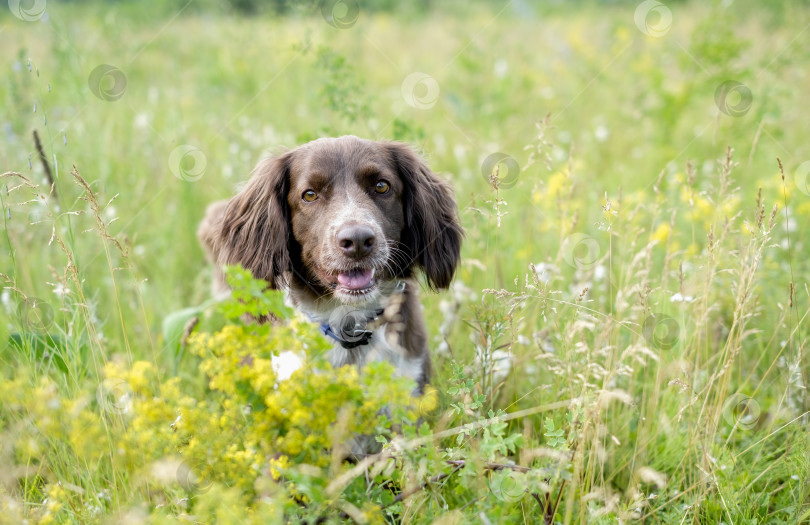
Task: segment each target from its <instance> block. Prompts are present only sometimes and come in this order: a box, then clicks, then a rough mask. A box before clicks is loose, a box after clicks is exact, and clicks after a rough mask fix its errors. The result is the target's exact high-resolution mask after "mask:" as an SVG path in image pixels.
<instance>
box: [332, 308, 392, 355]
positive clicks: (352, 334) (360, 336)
mask: <svg viewBox="0 0 810 525" xmlns="http://www.w3.org/2000/svg"><path fill="white" fill-rule="evenodd" d="M383 312H384V310H383V309H382V308H380V309H379V310H375V311H374V312H373V313H372V314H371V317H368V316H367V315H365V316H362V317H359V316H357V315H352V314H355V313H359V312H357V311H354V312H350V313H349V314H347V315H346V316H344V317H343V318H342V319H340V321H339V322H340V323H341V326H338V327H337V329H338V333H335V330H333V329H332V326H331V325H330V324H329V323H328V322H327V321H324V322H322V323H321V325H320V328H321V332H323V335H325V336H326V337H329V338H330V339H334V340H335V341H337V342H338V343H340V346H342V347H343V348H357V347H358V346H363V345H367V344H368V342H369V341H370V340H371V335H372V334H373V333H374V332H373V331H371V330H367V329H366V325H367V324H368V323H369V322H370V321H374V320H375V319H377V318H378V317H379V316H381V315H382V314H383Z"/></svg>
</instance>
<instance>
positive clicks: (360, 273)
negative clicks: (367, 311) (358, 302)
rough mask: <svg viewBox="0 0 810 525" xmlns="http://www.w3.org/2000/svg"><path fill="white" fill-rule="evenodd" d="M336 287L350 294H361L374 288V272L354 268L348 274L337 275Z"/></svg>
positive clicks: (368, 269) (367, 269)
mask: <svg viewBox="0 0 810 525" xmlns="http://www.w3.org/2000/svg"><path fill="white" fill-rule="evenodd" d="M337 282H338V286H340V287H342V288H345V289H346V290H348V291H350V292H363V291H365V290H368V289H369V288H371V287H372V286H374V270H373V269H370V268H355V269H353V270H349V271H348V272H340V273H339V274H337Z"/></svg>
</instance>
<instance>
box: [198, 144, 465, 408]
mask: <svg viewBox="0 0 810 525" xmlns="http://www.w3.org/2000/svg"><path fill="white" fill-rule="evenodd" d="M463 235H464V234H463V230H462V227H461V224H460V221H459V216H458V207H457V205H456V200H455V197H454V194H453V191H452V188H451V186H450V185H449V184H448V183H447V182H445V181H443V180H442V179H440V178H439V177H437V176H436V175H435V174H434V173H433V172H432V171H431V170H430V168H428V166H427V164H426V163H425V161H424V160H423V159H422V158H421V157H420V156H419V155H418V154H417V153H416V152H414V150H413V149H412V148H411V147H409V146H408V145H407V144H404V143H398V142H379V141H371V140H366V139H361V138H358V137H354V136H343V137H339V138H321V139H317V140H314V141H312V142H309V143H307V144H304V145H302V146H299V147H297V148H295V149H292V150H290V151H287V152H286V153H283V154H280V155H277V156H274V157H271V158H268V159H266V160H263V161H262V162H260V163H259V164H258V166H256V168H255V169H254V171H253V173H252V176H251V178H250V180H249V181H248V183H247V185H246V186H245V187H244V189H242V190H241V191H240V192H239V193H238V194H237V195H236V196H235V197H233V198H232V199H230V200H227V201H220V202H217V203H214V204H212V205H210V206H209V207H208V209H207V211H206V215H205V217H204V219H203V221H202V223H201V224H200V228H199V231H198V236H199V238H200V240H201V242H202V244H203V245H204V247H205V250H206V251H207V253H208V256H209V259H210V260H211V261H212V262H214V263H215V264H216V265H217V266H218V267H219V268H221V267H222V265H236V264H240V265H242V266H243V267H244V268H246V269H248V270H250V271H251V272H252V273H253V276H254V277H256V278H259V279H263V280H265V281H267V282H268V283H269V285H270V287H272V288H274V289H281V290H284V291H285V292H286V295H287V299H288V301H289V302H290V303H291V304H292V306H293V307H295V308H296V309H298V310H299V311H301V312H303V313H304V314H305V315H306V316H308V317H309V319H311V320H312V321H313V322H315V323H318V324H319V325H320V328H321V331H322V332H323V333H324V334H325V335H326V336H328V337H329V338H331V339H333V340H334V348H333V350H332V351H331V356H330V360H331V363H332V365H333V366H335V367H338V366H343V365H356V366H362V365H363V364H365V363H368V362H372V361H377V360H386V361H389V362H391V363H392V364H393V365H394V367H395V368H396V371H397V374H398V375H404V376H408V377H410V378H412V379H413V380H414V381H415V382H416V384H417V392H421V391H422V390H423V388H424V386H425V384H426V383H427V382H429V380H430V375H431V360H430V355H429V352H428V338H427V333H426V330H425V322H424V318H423V315H422V312H421V304H420V302H419V296H418V292H419V285H418V281H417V279H416V273H415V272H416V271H417V270H421V271H422V272H423V273H424V276H425V283H426V284H427V286H428V287H429V288H431V289H433V290H441V289H446V288H448V286H449V285H450V283H451V281H452V279H453V276H454V274H455V272H456V268H457V266H458V264H459V260H460V255H461V243H462V238H463ZM217 271H218V272H219V270H217ZM217 280H218V283H219V284H218V285H215V286H218V287H220V288H221V287H223V286H224V283H223V281H222V276H221V273H220V274H219V275H218V277H217Z"/></svg>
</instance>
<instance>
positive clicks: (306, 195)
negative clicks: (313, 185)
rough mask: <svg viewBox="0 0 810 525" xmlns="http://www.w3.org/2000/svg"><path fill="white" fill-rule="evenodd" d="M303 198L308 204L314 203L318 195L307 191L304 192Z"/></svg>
mask: <svg viewBox="0 0 810 525" xmlns="http://www.w3.org/2000/svg"><path fill="white" fill-rule="evenodd" d="M301 198H302V199H304V200H305V201H307V202H312V201H314V200H315V199H317V198H318V194H317V193H315V192H314V191H312V190H307V191H305V192H304V194H303V195H301Z"/></svg>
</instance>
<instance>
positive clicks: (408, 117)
mask: <svg viewBox="0 0 810 525" xmlns="http://www.w3.org/2000/svg"><path fill="white" fill-rule="evenodd" d="M8 4H9V5H8V7H7V8H6V6H0V47H1V48H2V49H3V52H2V53H1V54H0V71H2V75H0V108H2V110H1V111H0V126H2V129H0V137H2V139H0V207H2V210H1V211H2V220H1V221H0V222H2V225H3V229H2V232H1V233H0V314H1V317H0V343H1V344H0V523H1V524H15V525H16V524H20V523H31V524H35V523H36V524H50V523H58V524H61V523H71V524H83V523H99V524H107V523H110V524H112V523H115V524H118V523H126V524H136V523H138V524H140V523H149V524H153V523H154V524H163V523H200V524H203V523H205V524H215V523H217V524H219V523H233V524H237V523H256V524H260V523H261V524H264V523H313V524H314V523H344V522H346V523H352V522H357V523H447V524H451V523H458V524H461V523H544V524H557V523H564V524H573V523H594V524H608V523H649V524H657V523H672V524H682V523H711V524H715V523H724V524H727V525H731V524H735V525H738V524H758V523H775V524H782V523H783V524H797V523H810V432H808V425H809V424H810V393H808V391H807V386H808V383H810V346H809V345H808V343H810V322H809V321H808V319H807V317H808V313H810V288H808V281H810V263H809V262H808V259H809V258H810V245H808V242H807V239H808V225H810V142H808V137H810V118H808V94H810V76H808V71H810V4H808V3H807V2H806V1H800V0H789V1H785V2H755V1H753V0H736V1H733V0H723V1H718V0H712V1H709V2H698V1H691V2H682V1H675V0H672V1H670V2H657V1H654V0H652V1H651V0H647V1H645V2H635V1H612V2H607V1H606V2H526V1H521V2H518V1H513V2H506V1H504V2H496V1H494V0H493V1H491V2H489V1H488V2H472V3H469V4H467V3H462V2H447V3H438V2H428V1H423V2H416V3H414V4H407V5H406V4H402V5H397V4H396V3H393V2H385V1H376V2H362V1H360V2H354V1H345V2H337V3H335V2H321V3H320V4H318V3H315V2H310V3H301V4H297V3H293V2H285V1H283V0H277V1H276V2H270V3H267V4H262V3H255V2H250V1H234V2H232V3H230V4H220V3H214V2H205V1H203V2H194V1H191V2H188V3H186V2H185V1H183V2H179V1H175V0H171V1H167V2H154V3H146V2H144V3H139V2H131V1H124V2H109V3H107V2H101V1H97V2H94V1H87V2H84V1H82V2H78V1H76V2H74V1H64V2H62V1H56V0H48V1H47V2H46V0H36V1H18V0H12V1H9V2H8ZM34 134H36V136H37V138H36V139H35V137H34ZM340 135H357V136H360V137H364V138H370V139H377V140H397V141H403V142H407V143H410V144H412V145H413V146H414V147H416V148H417V149H418V150H419V151H420V153H421V154H422V155H423V156H424V158H425V159H426V160H427V162H428V164H429V165H430V166H431V168H432V169H433V170H434V171H435V172H436V173H437V174H439V175H440V176H442V177H444V178H446V179H447V180H449V181H451V182H452V184H453V187H454V189H455V193H456V197H457V200H458V206H459V212H460V217H461V220H462V223H463V226H464V229H465V234H466V237H465V240H464V246H463V250H462V262H461V266H460V268H459V271H458V273H457V275H456V278H455V281H454V283H453V285H452V287H451V289H450V290H448V291H444V292H441V293H433V292H431V291H430V290H429V289H428V288H427V287H424V289H423V290H422V292H421V299H422V303H423V305H424V314H425V317H426V320H427V323H428V329H429V332H430V341H431V351H432V356H433V359H434V367H435V377H434V378H433V381H432V386H431V388H430V389H428V391H427V392H426V394H425V395H424V396H422V397H419V398H413V397H411V396H410V395H409V394H408V392H409V391H410V389H411V387H412V385H410V384H408V383H407V381H405V380H403V379H400V378H396V377H394V376H393V371H392V370H391V369H390V367H387V366H373V367H370V369H368V370H364V371H362V372H358V371H357V370H354V369H350V368H344V369H338V370H333V369H331V367H329V365H327V364H326V362H325V361H324V352H325V351H326V350H327V349H328V348H329V346H330V342H329V341H328V340H325V339H324V338H323V336H321V335H320V333H319V331H318V329H317V327H313V326H311V325H310V324H309V323H308V322H307V321H306V319H304V318H302V317H300V316H299V315H298V314H295V313H294V312H292V311H289V310H287V309H286V308H284V307H283V305H282V301H281V297H280V295H279V294H277V293H274V292H268V291H266V290H265V289H264V285H263V283H261V282H255V281H252V280H251V279H250V276H249V275H246V274H245V273H244V272H240V271H239V270H238V269H233V270H231V271H229V274H230V282H231V284H232V287H233V288H234V296H233V297H232V298H231V299H228V300H225V301H224V302H222V303H216V302H215V301H214V300H213V299H212V298H211V287H210V283H211V277H212V268H211V265H210V264H209V263H208V262H207V261H206V259H205V255H204V253H203V251H202V249H201V247H200V245H199V242H198V240H197V237H196V229H197V225H198V224H199V221H200V220H201V218H202V217H203V214H204V212H205V208H206V206H207V205H208V204H209V203H211V202H213V201H215V200H219V199H224V198H228V197H230V196H231V195H233V194H234V193H235V192H236V191H238V189H239V188H240V187H241V185H242V184H243V183H244V182H245V181H246V180H247V179H248V178H249V175H250V172H251V170H252V169H253V167H254V166H255V165H256V163H257V162H258V161H259V160H260V159H261V158H263V157H264V156H267V155H272V154H275V153H279V152H282V151H284V150H285V149H286V148H292V147H295V146H297V145H299V144H302V143H305V142H308V141H310V140H313V139H315V138H318V137H324V136H340ZM246 312H247V313H253V314H255V313H256V312H265V313H266V312H273V313H275V314H276V315H278V316H279V317H281V318H283V319H285V322H284V323H282V324H281V325H280V326H273V327H270V326H266V325H265V326H257V325H252V324H250V323H246V322H245V321H244V320H243V319H244V318H245V316H244V315H243V314H245V313H246ZM290 355H295V356H296V359H298V360H299V361H300V362H301V363H300V364H301V365H302V366H301V368H299V369H298V370H297V371H296V372H293V373H292V375H290V374H287V373H284V372H283V371H282V370H281V369H280V368H279V367H278V366H277V363H278V362H279V359H281V358H282V357H284V356H287V357H289V356H290ZM280 356H281V357H280ZM288 376H289V377H288ZM358 434H364V435H368V436H376V440H377V441H378V442H379V443H380V447H381V450H380V451H379V452H378V453H375V454H369V455H366V456H364V457H360V458H356V457H355V458H347V456H348V448H349V447H348V445H347V443H349V442H350V441H351V440H352V439H353V438H352V436H356V435H358Z"/></svg>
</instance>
